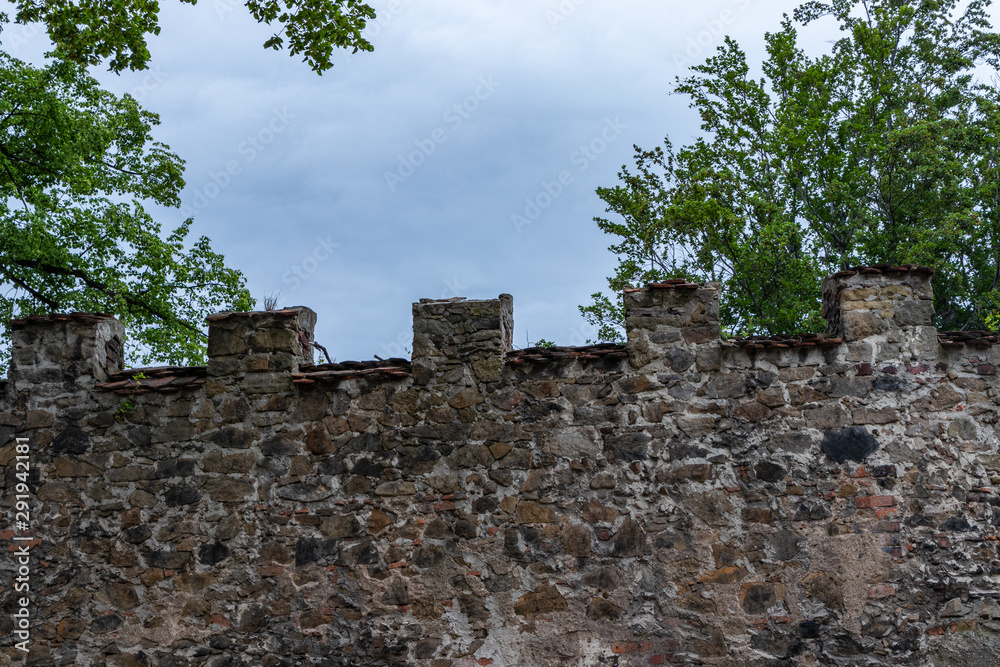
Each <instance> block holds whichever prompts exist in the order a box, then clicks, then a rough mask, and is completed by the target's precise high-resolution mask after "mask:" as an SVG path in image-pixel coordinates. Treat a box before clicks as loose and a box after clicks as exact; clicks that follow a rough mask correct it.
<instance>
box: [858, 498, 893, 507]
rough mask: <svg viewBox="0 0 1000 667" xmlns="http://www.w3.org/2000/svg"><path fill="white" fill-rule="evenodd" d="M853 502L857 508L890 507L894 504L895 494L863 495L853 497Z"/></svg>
mask: <svg viewBox="0 0 1000 667" xmlns="http://www.w3.org/2000/svg"><path fill="white" fill-rule="evenodd" d="M854 503H855V504H856V505H857V506H858V507H859V508H872V507H892V506H894V505H895V504H896V496H864V497H861V498H855V499H854Z"/></svg>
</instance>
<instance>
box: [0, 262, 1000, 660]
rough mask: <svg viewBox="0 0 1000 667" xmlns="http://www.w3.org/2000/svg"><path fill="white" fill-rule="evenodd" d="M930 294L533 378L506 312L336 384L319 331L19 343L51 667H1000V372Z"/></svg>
mask: <svg viewBox="0 0 1000 667" xmlns="http://www.w3.org/2000/svg"><path fill="white" fill-rule="evenodd" d="M929 273H930V272H929V271H927V270H923V269H919V268H914V267H909V268H907V267H895V268H891V267H890V268H886V267H884V268H883V269H881V270H880V269H868V270H863V271H858V272H847V273H844V274H838V275H836V276H834V277H831V278H830V279H828V280H827V282H826V283H825V284H824V299H825V311H826V314H827V315H828V317H829V318H830V321H831V328H830V334H829V335H827V336H825V337H824V336H818V337H817V336H814V337H803V338H800V339H794V338H793V339H787V340H778V341H774V340H772V341H759V340H758V341H754V340H750V341H742V342H740V343H739V344H736V343H732V342H726V341H722V340H720V337H719V324H718V292H717V289H716V288H715V286H713V285H707V286H698V285H687V284H676V283H672V284H663V285H654V286H648V287H646V288H643V289H640V290H633V291H630V292H628V293H627V294H626V308H627V329H628V343H627V345H625V346H615V345H602V346H592V347H587V348H555V349H535V350H528V351H520V352H512V351H511V335H510V332H511V330H512V304H511V299H510V297H509V296H506V295H502V296H501V297H500V298H499V299H494V300H484V301H461V300H449V301H422V302H420V303H417V304H414V306H413V317H414V344H413V359H412V365H411V363H410V362H408V361H405V360H388V361H386V362H366V363H353V364H352V363H342V364H333V365H313V364H312V351H311V350H312V346H311V345H310V344H309V343H310V341H311V337H312V328H313V326H314V323H315V315H314V314H313V313H312V311H310V310H308V309H305V308H296V309H288V310H283V311H275V312H266V313H246V314H240V313H224V314H220V315H218V316H215V317H214V318H212V321H211V322H210V341H209V357H210V360H209V363H208V366H207V368H186V369H181V368H164V369H157V370H149V371H147V372H145V373H144V375H145V377H137V374H136V373H135V371H125V372H121V371H122V369H121V361H120V356H119V350H120V347H121V340H122V337H123V335H124V331H123V329H122V326H121V324H120V323H119V322H117V320H114V319H113V318H110V317H106V316H84V315H74V316H64V317H56V316H53V317H38V318H29V319H27V320H22V321H16V322H14V323H13V324H12V327H13V329H12V335H13V339H14V349H13V362H12V366H11V369H10V373H9V376H8V383H7V386H6V393H5V399H4V400H5V409H4V411H3V412H2V413H0V429H2V434H0V435H2V436H3V437H2V439H0V442H2V443H3V444H4V445H6V446H5V447H4V448H3V449H2V450H0V465H3V470H4V476H3V489H2V490H0V505H2V506H3V508H4V517H5V518H10V517H11V516H12V515H13V504H14V499H13V498H14V491H13V490H14V488H15V486H16V484H17V479H16V474H15V465H14V460H15V447H14V442H15V441H14V439H15V438H17V437H20V438H27V439H28V442H29V443H30V449H31V458H32V460H31V466H32V473H31V476H32V477H31V488H32V494H33V495H34V497H35V498H36V499H37V502H36V503H35V505H34V507H33V510H32V517H33V519H32V520H33V522H34V523H33V526H32V527H31V530H30V531H29V532H30V534H31V535H33V536H34V537H35V538H36V539H35V540H34V541H32V542H31V544H32V545H33V548H32V549H31V562H32V565H31V577H32V580H31V583H32V588H31V594H30V595H31V598H30V599H31V610H32V614H33V621H32V638H31V642H32V643H31V653H30V654H29V656H28V664H31V665H83V666H89V665H115V666H122V667H125V666H129V667H131V666H136V665H159V666H163V667H167V666H175V665H210V666H213V667H222V666H230V665H267V666H277V665H428V666H433V667H445V666H453V667H459V666H469V667H471V666H472V665H489V664H492V665H498V666H500V665H502V666H524V667H528V666H536V665H539V666H542V665H544V666H548V665H657V664H684V665H687V664H707V665H816V664H820V665H834V664H843V665H864V664H911V665H912V664H933V665H946V664H947V665H990V664H996V658H995V656H996V655H997V654H998V653H997V651H998V648H1000V606H998V599H997V598H998V596H1000V554H998V544H1000V542H998V539H997V538H998V525H1000V498H998V495H997V493H996V486H997V485H998V484H1000V452H998V439H997V426H996V422H997V415H998V403H1000V396H998V393H997V376H996V368H997V366H1000V359H998V357H1000V355H998V354H997V351H996V348H992V347H990V346H989V342H990V340H989V339H985V338H982V337H979V338H978V339H976V338H975V337H973V336H964V337H962V336H959V337H955V336H952V337H946V338H945V339H944V340H943V341H942V340H939V336H938V335H937V332H936V331H935V330H934V328H933V327H932V326H931V315H932V308H931V303H932V301H931V297H932V294H931V287H930V276H929ZM957 338H969V339H971V340H964V341H963V340H958V339H957ZM6 525H7V524H6V523H5V526H6ZM18 534H22V533H18ZM14 535H15V531H13V530H10V531H8V532H7V533H5V534H4V538H5V541H7V542H8V543H9V544H10V546H11V549H14V548H15V546H14V545H15V543H14V541H13V539H14ZM15 567H16V566H15V564H14V562H13V560H12V559H3V560H0V586H2V590H0V606H2V610H3V614H2V615H0V650H2V653H0V663H2V664H23V663H20V662H18V661H20V660H23V658H24V654H23V653H22V652H20V651H19V650H17V649H16V648H15V647H14V645H13V644H14V641H15V639H14V637H13V634H12V632H11V631H12V629H13V628H12V620H11V615H10V614H11V613H12V612H13V611H14V609H15V605H16V603H15V599H16V598H17V594H15V593H14V592H13V591H12V589H11V582H12V581H13V579H14V576H15V575H14V569H15Z"/></svg>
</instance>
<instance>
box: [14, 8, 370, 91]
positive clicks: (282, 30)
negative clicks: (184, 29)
mask: <svg viewBox="0 0 1000 667" xmlns="http://www.w3.org/2000/svg"><path fill="white" fill-rule="evenodd" d="M182 2H189V3H190V4H192V5H193V4H196V2H197V0H182ZM13 4H14V6H15V7H16V9H17V13H16V14H15V15H14V19H13V20H14V21H15V22H16V23H32V22H40V23H43V24H44V25H45V27H46V29H47V31H48V35H49V38H50V39H51V40H52V43H53V44H54V45H55V50H54V54H55V55H56V56H57V57H58V58H61V59H65V60H69V61H71V62H76V63H81V64H85V65H97V64H100V63H103V62H104V61H108V63H109V68H110V69H111V71H114V72H121V71H122V70H125V69H132V70H136V69H144V68H145V67H146V66H147V65H148V63H149V49H148V48H147V46H146V36H147V35H157V34H159V32H160V26H159V23H158V19H159V11H160V5H159V3H157V2H151V1H149V0H114V1H111V0H78V1H77V2H72V1H69V0H13ZM244 4H245V5H246V7H247V9H248V10H249V11H250V14H251V15H252V16H253V17H254V18H255V19H257V21H258V22H260V23H266V24H267V25H269V26H270V25H275V24H276V25H277V26H278V27H279V30H278V31H277V32H276V33H275V34H274V35H272V36H271V37H270V38H269V39H268V40H267V41H266V42H264V47H265V48H270V49H275V50H281V49H282V48H287V49H288V53H289V55H292V56H295V55H301V56H302V60H303V61H304V62H306V63H308V64H309V66H310V67H312V69H313V70H315V71H316V72H319V73H323V72H324V71H325V70H327V69H329V68H330V67H331V66H332V65H333V63H332V62H331V56H332V54H333V50H334V49H335V48H344V49H347V48H350V49H353V50H354V51H355V52H357V51H359V50H361V51H371V50H372V48H373V47H372V45H371V43H369V42H368V40H366V39H365V38H364V37H363V36H362V34H361V33H362V31H363V30H364V28H365V25H366V23H367V20H368V19H373V18H375V10H373V9H372V8H371V7H370V6H368V5H367V4H366V3H365V2H362V1H361V0H280V1H279V0H246V2H245V3H244ZM8 19H9V17H8V16H7V15H6V14H3V13H0V25H2V24H3V23H6V22H7V21H8Z"/></svg>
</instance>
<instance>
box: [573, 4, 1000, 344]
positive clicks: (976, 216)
mask: <svg viewBox="0 0 1000 667" xmlns="http://www.w3.org/2000/svg"><path fill="white" fill-rule="evenodd" d="M989 4H990V2H989V0H973V1H972V2H970V3H968V5H967V6H965V7H964V9H963V10H962V11H961V12H959V11H958V8H957V5H958V3H957V1H956V0H941V1H932V0H924V1H912V0H869V1H860V2H859V1H858V0H833V1H832V2H818V1H816V2H807V3H806V4H804V5H802V6H800V7H799V8H798V9H797V10H796V11H795V12H794V14H793V18H789V17H788V16H787V15H786V16H785V17H784V20H783V22H782V24H781V30H779V31H777V32H774V33H768V34H767V35H766V36H765V43H766V49H767V54H768V56H767V59H766V60H765V61H764V62H763V63H762V66H761V73H760V75H759V76H758V77H756V78H755V77H754V76H752V75H751V72H750V67H749V65H748V63H747V59H746V56H745V54H744V52H743V51H742V50H741V49H740V47H739V46H738V45H737V44H736V43H735V42H734V41H733V40H731V39H728V38H727V39H726V40H725V43H724V45H723V46H721V47H720V48H719V49H718V51H717V53H716V55H715V56H713V57H711V58H709V59H708V60H707V61H706V62H705V63H704V64H702V65H698V66H695V67H693V68H692V73H691V74H690V75H689V76H687V77H685V78H683V79H681V78H678V85H677V87H676V90H677V92H679V93H682V94H685V95H687V96H689V97H690V99H691V107H692V108H694V109H696V110H697V111H698V113H699V115H700V117H701V123H702V124H701V127H702V130H703V131H704V136H702V137H701V138H699V139H697V140H696V141H695V142H694V143H692V144H690V145H687V146H683V147H682V148H680V149H679V150H675V149H674V147H673V146H672V144H671V143H670V141H669V139H668V140H667V142H666V144H665V146H664V147H663V148H656V149H653V150H642V149H640V148H638V147H636V154H635V165H636V166H635V168H634V171H633V170H629V168H627V167H623V169H622V171H621V172H620V174H619V177H620V180H621V182H620V183H619V184H618V185H616V186H614V187H610V188H600V189H598V194H599V196H600V197H601V198H602V199H603V200H604V202H605V203H606V204H607V210H608V212H609V213H613V214H615V215H616V216H617V217H615V218H614V219H605V218H596V219H595V220H596V222H597V223H598V226H599V227H600V228H601V229H602V230H603V231H605V232H606V233H608V234H612V235H614V236H616V237H618V242H617V243H615V244H614V245H612V246H611V247H610V250H611V251H612V252H614V253H616V254H617V255H618V258H619V263H618V267H617V269H616V272H615V275H614V276H612V277H611V278H609V286H610V287H611V289H612V290H614V291H615V292H616V293H618V294H620V292H621V289H622V288H623V287H625V286H626V285H628V284H632V283H644V282H652V281H658V280H663V279H667V278H675V277H683V278H687V279H690V280H698V281H719V282H722V283H723V288H724V289H723V296H722V301H721V303H720V315H721V317H722V320H723V325H724V326H725V327H727V328H728V329H729V330H730V331H732V332H734V333H740V334H756V333H793V332H798V331H809V330H813V331H815V330H820V329H822V328H823V326H824V322H823V320H822V318H821V317H820V302H819V296H820V295H819V285H820V281H821V280H822V277H823V276H824V275H825V274H827V273H828V272H831V271H836V270H840V269H842V268H846V267H848V266H851V265H856V264H878V263H893V264H909V263H914V264H925V265H932V266H934V267H935V268H937V269H938V273H937V274H936V275H935V277H934V287H935V293H936V303H935V307H936V310H937V313H938V323H939V326H942V327H949V328H958V327H980V326H983V325H984V323H987V322H988V321H992V319H991V318H995V315H993V313H994V312H996V311H997V306H998V304H1000V291H998V288H1000V285H998V280H1000V179H998V158H1000V133H998V131H1000V107H998V104H997V103H998V95H997V91H996V90H995V88H994V87H993V86H992V85H991V82H984V81H982V80H981V79H980V78H979V77H978V75H979V74H981V73H982V72H984V71H992V72H995V70H996V68H997V65H998V58H1000V37H998V35H996V34H994V33H992V32H991V31H990V23H989V19H988V15H987V10H988V7H989ZM822 18H832V19H834V20H835V21H837V22H838V24H839V28H840V30H841V31H842V33H843V36H842V37H841V38H840V39H839V40H837V41H836V42H835V43H834V44H833V46H832V49H830V51H829V52H828V53H825V54H823V55H820V56H817V57H810V56H809V55H807V54H806V53H805V51H804V49H802V48H801V47H800V46H799V44H798V32H797V25H806V24H809V23H812V22H813V21H817V20H819V19H822ZM620 303H621V302H620V299H619V300H615V299H613V298H611V297H608V296H606V295H604V294H601V293H598V294H595V295H593V302H592V303H591V304H589V305H587V306H581V311H582V312H583V313H584V315H585V317H587V319H588V320H589V321H591V322H592V323H595V324H597V325H599V326H600V333H599V336H600V338H601V339H604V340H616V339H620V337H621V323H622V321H623V317H622V312H621V305H620Z"/></svg>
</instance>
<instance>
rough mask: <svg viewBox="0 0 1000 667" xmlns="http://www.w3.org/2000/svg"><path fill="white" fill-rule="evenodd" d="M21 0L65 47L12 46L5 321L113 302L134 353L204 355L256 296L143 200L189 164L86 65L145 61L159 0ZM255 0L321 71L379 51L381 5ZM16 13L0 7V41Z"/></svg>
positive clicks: (0, 134) (1, 71) (1, 119)
mask: <svg viewBox="0 0 1000 667" xmlns="http://www.w3.org/2000/svg"><path fill="white" fill-rule="evenodd" d="M15 4H16V7H17V14H16V15H15V17H14V19H13V20H14V21H16V22H20V23H26V22H32V21H41V22H42V23H44V24H45V25H46V27H47V29H48V34H49V36H50V38H51V40H52V42H53V44H54V49H53V51H52V52H51V53H49V54H48V55H49V57H50V60H49V61H48V64H47V65H46V66H44V67H35V66H33V65H30V64H28V63H25V62H22V61H20V60H18V59H16V58H13V57H11V56H10V55H9V54H8V53H6V52H4V51H3V50H0V289H2V291H0V319H4V320H9V319H10V318H12V317H18V316H21V315H25V314H28V313H46V312H65V311H73V310H81V311H92V312H94V311H103V312H111V313H114V314H115V315H117V316H118V317H119V318H120V319H122V321H123V322H124V323H125V324H126V325H127V326H128V328H129V332H130V335H131V336H132V338H131V339H130V340H129V341H126V343H127V345H126V350H127V353H128V354H129V356H130V357H132V358H137V359H139V360H141V361H143V362H150V361H152V360H154V359H155V360H160V361H168V362H170V363H200V362H201V361H203V359H204V352H205V342H206V336H205V333H204V331H203V329H202V323H203V321H204V318H205V316H206V315H208V314H210V313H212V312H216V311H218V310H224V309H233V310H248V309H250V308H252V307H253V306H254V300H253V299H251V298H250V295H249V293H248V292H247V290H246V287H245V280H244V277H243V276H242V274H241V273H240V272H239V271H236V270H234V269H231V268H228V267H227V266H226V265H225V262H224V259H223V257H222V255H220V254H218V253H217V252H215V251H214V250H212V248H211V245H210V243H209V240H208V239H207V238H205V237H201V238H199V239H196V240H191V239H189V238H188V234H189V232H190V229H191V226H192V220H190V219H189V220H187V221H186V222H184V223H183V224H181V225H180V226H179V227H178V228H177V229H174V230H172V231H170V232H169V233H166V234H164V233H162V232H161V229H160V227H159V225H158V224H157V223H156V222H155V221H154V220H153V219H152V218H151V217H150V215H149V214H148V213H147V212H146V210H145V209H144V208H143V203H144V202H155V203H157V204H161V205H164V206H173V207H176V206H179V205H180V199H179V194H180V191H181V189H182V188H183V187H184V181H183V179H182V172H183V166H184V163H183V161H182V160H181V159H180V158H178V157H177V156H176V155H175V154H174V153H172V152H170V150H169V147H168V146H165V145H163V144H161V143H159V142H156V141H154V140H153V137H152V135H151V134H150V133H151V130H152V127H153V126H155V125H156V124H157V123H158V122H159V119H158V117H157V116H156V115H155V114H153V113H150V112H148V111H145V110H143V109H141V108H140V107H139V105H138V104H137V103H136V101H135V100H134V99H133V98H131V97H130V96H128V95H125V96H123V97H118V96H115V95H113V94H112V93H110V92H108V91H105V90H103V89H102V88H101V87H100V85H99V84H98V82H97V81H96V80H95V79H93V78H92V77H90V76H89V75H88V74H87V71H86V67H87V66H90V65H96V64H98V63H101V62H104V61H105V60H106V61H108V63H109V66H110V69H111V70H112V71H115V72H120V71H122V70H123V69H143V68H145V67H146V66H147V64H148V59H149V52H148V50H147V48H146V41H145V40H146V36H147V35H149V34H156V33H158V32H159V27H158V26H157V13H158V11H159V6H158V4H157V3H156V2H143V1H142V0H124V1H118V0H116V1H115V2H107V1H106V0H80V1H79V2H72V1H63V0H23V1H20V2H16V3H15ZM192 4H193V3H192ZM246 5H247V7H248V9H249V10H250V12H251V14H252V15H253V16H254V17H255V18H257V20H258V21H261V22H265V23H268V24H272V23H278V24H280V26H281V30H280V32H279V33H278V34H277V35H275V36H274V37H272V38H271V39H270V40H268V42H266V43H265V47H269V48H275V49H280V48H282V47H283V46H287V48H288V50H289V51H290V53H291V54H292V55H296V54H301V55H302V56H303V58H304V60H305V61H306V62H307V63H309V64H310V66H311V67H312V69H313V70H315V71H317V72H318V73H322V72H323V71H324V70H326V69H328V68H329V67H330V66H331V62H330V58H331V54H332V51H333V49H334V48H340V47H344V48H350V47H353V48H354V49H355V50H358V49H362V50H367V51H370V50H371V49H372V47H371V45H370V44H369V43H368V42H367V41H366V40H365V39H364V38H363V37H362V36H361V30H362V29H363V28H364V26H365V19H367V18H371V17H373V16H374V12H373V11H372V10H371V8H370V7H368V5H366V4H364V3H363V2H359V1H358V0H282V2H280V3H279V2H277V1H271V0H266V1H261V0H249V1H248V2H247V3H246ZM10 20H11V19H10V17H9V16H8V15H5V14H2V13H0V49H2V39H3V33H2V29H3V27H4V25H5V24H8V25H9V21H10ZM6 355H7V352H6V346H3V347H2V348H0V357H5V356H6Z"/></svg>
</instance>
